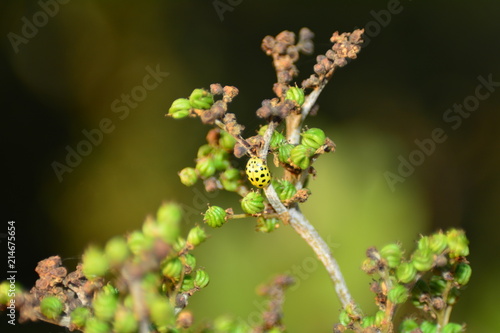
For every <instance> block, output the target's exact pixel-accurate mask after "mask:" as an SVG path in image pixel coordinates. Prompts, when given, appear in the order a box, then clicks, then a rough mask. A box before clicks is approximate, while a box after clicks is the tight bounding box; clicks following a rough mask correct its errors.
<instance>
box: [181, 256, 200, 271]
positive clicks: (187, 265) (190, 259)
mask: <svg viewBox="0 0 500 333" xmlns="http://www.w3.org/2000/svg"><path fill="white" fill-rule="evenodd" d="M181 260H182V261H183V263H184V269H185V270H186V273H187V274H189V273H191V272H192V271H193V269H194V268H195V267H196V257H195V256H193V255H192V254H190V253H186V254H185V255H183V256H182V257H181Z"/></svg>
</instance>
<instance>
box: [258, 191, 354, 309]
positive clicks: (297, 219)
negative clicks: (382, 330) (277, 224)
mask: <svg viewBox="0 0 500 333" xmlns="http://www.w3.org/2000/svg"><path fill="white" fill-rule="evenodd" d="M264 191H265V193H266V197H267V199H268V201H269V203H270V204H271V206H273V208H274V210H275V211H276V213H278V214H284V213H288V214H289V216H290V225H291V226H292V228H293V229H294V230H295V232H297V233H298V234H299V235H300V237H302V238H303V239H304V240H305V241H306V242H307V244H308V245H309V246H310V247H311V248H312V249H313V251H314V252H315V253H316V256H317V257H318V258H319V260H320V261H321V262H322V263H323V265H324V266H325V268H326V270H327V272H328V274H329V275H330V279H331V280H332V281H333V284H334V286H335V291H336V293H337V296H338V297H339V299H340V302H341V303H342V306H343V307H344V308H345V307H346V306H347V305H349V304H353V303H354V301H353V299H352V296H351V294H350V293H349V290H348V288H347V285H346V283H345V280H344V277H343V275H342V272H341V271H340V267H339V265H338V263H337V261H336V260H335V258H334V257H333V255H332V252H331V251H330V248H329V247H328V245H327V244H326V242H325V241H324V240H323V238H321V236H320V235H319V234H318V232H317V231H316V229H314V227H313V226H312V224H311V223H309V221H308V220H307V219H306V218H305V216H304V215H303V214H302V212H301V211H300V210H299V209H298V208H296V207H292V208H290V209H287V208H286V207H285V206H284V205H283V203H281V201H280V199H279V198H278V195H277V193H276V191H275V189H274V187H273V186H272V185H269V186H268V187H266V189H265V190H264Z"/></svg>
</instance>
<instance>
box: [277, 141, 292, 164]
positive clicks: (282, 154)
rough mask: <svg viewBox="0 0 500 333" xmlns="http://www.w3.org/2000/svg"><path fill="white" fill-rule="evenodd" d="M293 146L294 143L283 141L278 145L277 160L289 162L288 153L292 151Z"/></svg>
mask: <svg viewBox="0 0 500 333" xmlns="http://www.w3.org/2000/svg"><path fill="white" fill-rule="evenodd" d="M293 148H294V145H292V144H290V143H285V144H282V145H281V146H279V147H278V160H279V161H280V162H281V163H290V161H289V159H290V155H291V153H292V149H293Z"/></svg>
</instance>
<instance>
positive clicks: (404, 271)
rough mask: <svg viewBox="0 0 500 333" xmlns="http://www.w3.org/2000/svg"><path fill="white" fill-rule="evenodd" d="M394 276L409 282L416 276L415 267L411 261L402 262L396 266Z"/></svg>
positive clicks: (401, 280)
mask: <svg viewBox="0 0 500 333" xmlns="http://www.w3.org/2000/svg"><path fill="white" fill-rule="evenodd" d="M396 276H397V278H398V280H399V281H400V282H403V283H409V282H411V281H413V280H414V279H415V277H416V276H417V269H416V268H415V266H413V264H412V263H411V262H403V263H401V264H400V265H399V266H398V268H397V270H396Z"/></svg>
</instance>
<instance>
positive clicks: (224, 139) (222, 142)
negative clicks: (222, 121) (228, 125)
mask: <svg viewBox="0 0 500 333" xmlns="http://www.w3.org/2000/svg"><path fill="white" fill-rule="evenodd" d="M235 144H236V139H235V138H233V136H232V135H231V134H229V133H228V132H226V131H220V138H219V146H220V147H221V148H223V149H225V150H227V151H231V150H233V148H234V145H235Z"/></svg>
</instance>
